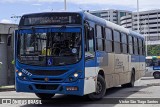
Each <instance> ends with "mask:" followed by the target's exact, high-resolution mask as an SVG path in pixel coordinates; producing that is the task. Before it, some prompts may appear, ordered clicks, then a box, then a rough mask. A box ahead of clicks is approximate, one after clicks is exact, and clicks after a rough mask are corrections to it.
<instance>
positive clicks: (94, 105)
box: [0, 77, 160, 107]
mask: <svg viewBox="0 0 160 107" xmlns="http://www.w3.org/2000/svg"><path fill="white" fill-rule="evenodd" d="M56 97H57V98H61V99H60V100H59V99H58V100H57V99H53V100H51V101H42V103H43V104H42V105H33V104H29V105H4V104H3V105H0V107H39V106H41V107H46V104H47V106H52V107H59V106H65V107H71V106H72V107H75V106H76V107H135V106H136V107H160V104H145V105H144V104H120V101H123V103H127V101H129V102H130V103H134V102H135V101H136V102H138V100H139V103H145V102H151V101H153V100H155V101H154V102H152V103H157V102H158V101H159V103H160V79H154V78H152V77H143V78H142V79H141V80H138V81H137V82H136V84H135V87H134V88H121V87H120V86H119V87H115V88H112V89H109V90H107V92H106V96H105V98H104V99H103V100H101V101H94V102H91V101H88V100H87V99H86V97H77V96H65V95H57V96H56ZM0 98H36V99H37V100H38V98H37V97H36V96H35V95H34V94H28V93H16V92H15V91H3V92H0ZM122 98H123V99H122ZM126 98H127V99H126ZM129 98H135V99H129ZM137 98H138V99H137ZM141 98H145V99H141ZM146 98H147V99H146ZM153 98H159V99H153ZM125 99H126V101H125ZM66 100H67V102H70V103H72V102H73V103H75V104H65V105H64V104H60V103H62V102H64V103H66ZM106 102H107V103H110V102H111V103H115V102H118V103H116V104H105V103H106Z"/></svg>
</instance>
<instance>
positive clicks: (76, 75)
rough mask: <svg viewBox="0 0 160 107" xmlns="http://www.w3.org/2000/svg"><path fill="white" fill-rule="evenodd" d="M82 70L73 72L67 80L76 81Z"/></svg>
mask: <svg viewBox="0 0 160 107" xmlns="http://www.w3.org/2000/svg"><path fill="white" fill-rule="evenodd" d="M81 73H82V71H77V72H75V73H73V74H72V75H70V76H69V77H68V78H67V80H66V82H74V81H76V80H77V79H78V78H79V77H80V76H81Z"/></svg>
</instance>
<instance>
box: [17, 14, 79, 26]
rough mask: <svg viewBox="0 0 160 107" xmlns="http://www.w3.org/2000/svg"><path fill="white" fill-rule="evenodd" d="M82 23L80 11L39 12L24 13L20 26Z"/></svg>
mask: <svg viewBox="0 0 160 107" xmlns="http://www.w3.org/2000/svg"><path fill="white" fill-rule="evenodd" d="M64 24H82V18H81V16H80V14H78V13H39V14H30V15H24V16H23V17H22V18H21V21H20V24H19V26H34V25H64Z"/></svg>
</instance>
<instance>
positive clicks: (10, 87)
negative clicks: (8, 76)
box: [0, 85, 15, 92]
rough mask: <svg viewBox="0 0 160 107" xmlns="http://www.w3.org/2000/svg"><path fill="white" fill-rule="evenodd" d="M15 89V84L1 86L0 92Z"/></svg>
mask: <svg viewBox="0 0 160 107" xmlns="http://www.w3.org/2000/svg"><path fill="white" fill-rule="evenodd" d="M14 90H15V86H14V85H11V86H0V92H1V91H14Z"/></svg>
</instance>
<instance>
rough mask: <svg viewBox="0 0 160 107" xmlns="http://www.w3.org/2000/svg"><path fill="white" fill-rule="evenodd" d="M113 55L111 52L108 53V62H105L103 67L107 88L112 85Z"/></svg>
mask: <svg viewBox="0 0 160 107" xmlns="http://www.w3.org/2000/svg"><path fill="white" fill-rule="evenodd" d="M114 57H115V55H114V54H113V53H108V64H106V67H105V68H104V72H105V81H106V86H107V88H111V87H113V85H114V83H113V76H112V74H113V73H114Z"/></svg>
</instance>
